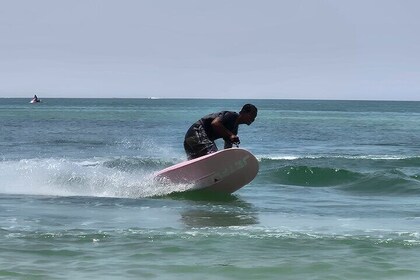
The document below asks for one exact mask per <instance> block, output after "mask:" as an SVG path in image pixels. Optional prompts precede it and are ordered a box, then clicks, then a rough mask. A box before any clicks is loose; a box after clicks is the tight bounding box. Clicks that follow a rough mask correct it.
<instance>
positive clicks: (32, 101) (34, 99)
mask: <svg viewBox="0 0 420 280" xmlns="http://www.w3.org/2000/svg"><path fill="white" fill-rule="evenodd" d="M38 102H41V99H39V98H38V96H36V94H35V95H34V98H32V100H31V101H30V102H29V103H32V104H33V103H38Z"/></svg>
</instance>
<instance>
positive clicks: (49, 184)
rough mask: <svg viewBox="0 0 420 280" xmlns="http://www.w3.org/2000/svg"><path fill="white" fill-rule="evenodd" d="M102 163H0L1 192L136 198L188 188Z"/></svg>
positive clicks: (89, 161)
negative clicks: (164, 182) (162, 182)
mask: <svg viewBox="0 0 420 280" xmlns="http://www.w3.org/2000/svg"><path fill="white" fill-rule="evenodd" d="M104 161H105V160H97V159H95V160H83V161H74V160H68V159H53V158H50V159H26V160H20V161H2V162H0V193H6V194H29V195H52V196H98V197H126V198H139V197H151V196H160V195H166V194H170V193H173V192H179V191H184V190H186V189H188V188H190V187H191V186H185V185H173V184H161V183H159V182H157V181H155V180H154V176H153V174H151V172H150V170H135V171H132V172H125V171H121V170H118V169H115V168H109V167H106V166H103V165H102V163H103V162H104Z"/></svg>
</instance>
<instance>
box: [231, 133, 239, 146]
mask: <svg viewBox="0 0 420 280" xmlns="http://www.w3.org/2000/svg"><path fill="white" fill-rule="evenodd" d="M229 140H230V142H231V143H232V144H235V145H239V144H240V143H241V141H239V137H238V136H237V135H235V134H232V135H231V136H230V137H229Z"/></svg>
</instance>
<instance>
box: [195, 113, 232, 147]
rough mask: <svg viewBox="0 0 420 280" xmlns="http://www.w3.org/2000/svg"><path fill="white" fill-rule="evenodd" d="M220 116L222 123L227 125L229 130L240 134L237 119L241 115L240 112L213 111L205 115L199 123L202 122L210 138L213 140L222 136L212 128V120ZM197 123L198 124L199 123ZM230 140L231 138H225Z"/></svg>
mask: <svg viewBox="0 0 420 280" xmlns="http://www.w3.org/2000/svg"><path fill="white" fill-rule="evenodd" d="M217 117H219V118H220V119H221V121H222V124H223V126H224V127H226V128H227V129H228V130H229V131H231V132H232V133H233V134H235V135H236V134H238V126H237V125H235V124H236V120H237V119H238V117H239V114H238V113H236V112H230V111H223V112H219V113H213V114H209V115H207V116H204V117H203V118H201V119H200V120H199V121H198V122H197V123H199V124H201V125H202V126H203V128H204V131H205V132H206V134H207V136H208V138H209V139H210V140H211V141H214V140H216V139H219V138H222V136H221V135H218V134H217V133H216V132H215V131H214V130H213V128H212V126H211V122H212V121H213V120H214V119H215V118H217ZM197 123H196V124H197ZM225 140H227V141H229V139H225Z"/></svg>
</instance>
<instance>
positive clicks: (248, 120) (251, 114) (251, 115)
mask: <svg viewBox="0 0 420 280" xmlns="http://www.w3.org/2000/svg"><path fill="white" fill-rule="evenodd" d="M256 117H257V113H256V112H249V113H246V114H245V123H246V124H247V125H250V124H251V123H253V122H254V121H255V118H256Z"/></svg>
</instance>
